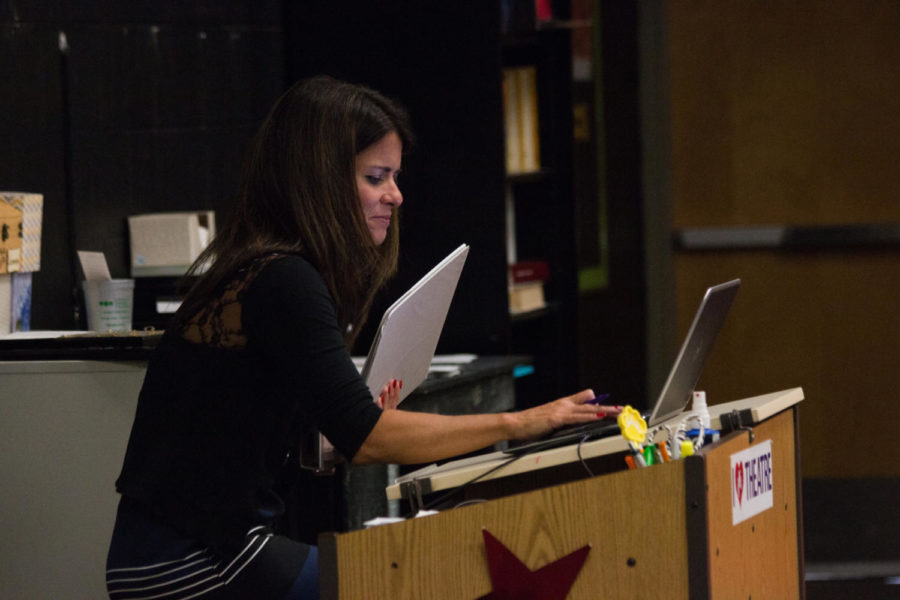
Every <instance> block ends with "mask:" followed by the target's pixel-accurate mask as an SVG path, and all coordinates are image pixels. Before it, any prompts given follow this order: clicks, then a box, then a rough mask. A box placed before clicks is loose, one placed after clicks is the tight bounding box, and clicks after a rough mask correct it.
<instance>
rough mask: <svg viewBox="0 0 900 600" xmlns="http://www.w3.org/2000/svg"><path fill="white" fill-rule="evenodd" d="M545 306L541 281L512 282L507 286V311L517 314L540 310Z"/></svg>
mask: <svg viewBox="0 0 900 600" xmlns="http://www.w3.org/2000/svg"><path fill="white" fill-rule="evenodd" d="M546 306H547V301H546V299H545V298H544V282H543V281H527V282H524V283H513V284H510V286H509V313H510V314H512V315H518V314H521V313H526V312H531V311H533V310H540V309H542V308H545V307H546Z"/></svg>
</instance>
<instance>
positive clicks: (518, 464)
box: [385, 387, 803, 500]
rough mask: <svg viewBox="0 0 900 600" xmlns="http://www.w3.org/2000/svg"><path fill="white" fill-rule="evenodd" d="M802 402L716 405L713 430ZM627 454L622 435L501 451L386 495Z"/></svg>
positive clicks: (769, 399) (794, 394) (439, 469)
mask: <svg viewBox="0 0 900 600" xmlns="http://www.w3.org/2000/svg"><path fill="white" fill-rule="evenodd" d="M802 400H803V389H802V388H799V387H797V388H791V389H787V390H783V391H779V392H772V393H769V394H763V395H761V396H753V397H751V398H744V399H742V400H735V401H732V402H726V403H723V404H714V405H711V406H710V407H709V415H710V427H711V428H713V429H720V428H721V427H722V417H723V415H729V414H734V413H738V414H740V415H741V416H742V419H743V422H745V423H746V422H748V421H749V423H753V424H755V423H760V422H762V421H765V420H766V419H768V418H769V417H772V416H773V415H776V414H778V413H780V412H781V411H783V410H786V409H788V408H790V407H792V406H794V405H796V404H798V403H799V402H800V401H802ZM687 414H689V413H687V412H686V413H684V415H679V416H678V417H675V418H673V419H671V420H670V421H668V422H667V423H663V424H661V425H660V426H663V425H666V424H677V423H678V422H679V421H680V420H681V419H682V418H684V416H686V415H687ZM627 450H628V443H627V442H626V441H625V439H624V438H623V437H622V436H621V435H616V436H613V437H608V438H602V439H599V440H592V441H588V442H584V443H582V444H581V445H580V450H579V444H571V445H568V446H561V447H556V448H550V449H547V450H539V451H535V452H531V453H528V454H524V455H521V456H516V455H510V454H506V453H504V452H502V451H498V452H491V453H489V454H482V455H478V456H474V457H470V458H464V459H460V460H457V461H451V462H448V463H444V464H442V465H431V466H427V467H424V468H422V469H419V470H417V471H414V472H412V473H408V474H406V475H404V476H403V477H400V478H398V479H397V481H396V482H395V483H394V484H392V485H390V486H388V487H387V488H386V490H385V492H386V494H387V498H388V499H389V500H398V499H400V498H401V497H402V493H401V486H402V485H403V484H404V483H406V482H409V481H419V482H427V487H428V489H429V490H430V491H431V492H438V491H441V490H449V489H451V488H454V487H458V486H461V485H464V484H466V483H468V482H469V481H471V480H473V479H476V478H478V480H479V481H488V480H491V479H498V478H502V477H509V476H512V475H519V474H521V473H528V472H531V471H535V470H538V469H547V468H550V467H557V466H560V465H565V464H569V463H574V462H578V461H580V460H582V459H583V460H588V459H591V458H597V457H600V456H606V455H609V454H616V453H618V452H625V451H627ZM579 455H580V456H579ZM504 463H506V464H504Z"/></svg>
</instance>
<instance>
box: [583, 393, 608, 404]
mask: <svg viewBox="0 0 900 600" xmlns="http://www.w3.org/2000/svg"><path fill="white" fill-rule="evenodd" d="M607 400H609V394H600V395H599V396H594V397H593V398H591V399H590V400H588V401H587V402H585V404H600V403H601V402H606V401H607Z"/></svg>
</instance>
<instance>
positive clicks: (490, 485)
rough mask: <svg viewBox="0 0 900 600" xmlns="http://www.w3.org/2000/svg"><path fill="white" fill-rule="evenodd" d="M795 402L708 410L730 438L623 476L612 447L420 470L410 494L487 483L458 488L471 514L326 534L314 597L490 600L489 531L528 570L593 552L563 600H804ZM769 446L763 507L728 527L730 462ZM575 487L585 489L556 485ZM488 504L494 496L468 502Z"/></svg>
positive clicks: (394, 490)
mask: <svg viewBox="0 0 900 600" xmlns="http://www.w3.org/2000/svg"><path fill="white" fill-rule="evenodd" d="M802 399H803V392H802V390H801V389H800V388H795V389H792V390H786V391H784V392H777V393H773V394H767V395H764V396H758V397H755V398H749V399H746V400H740V401H736V402H730V403H727V404H720V405H715V406H711V407H710V414H711V420H712V427H713V428H722V429H723V430H724V429H728V428H732V429H733V430H732V431H731V432H730V433H725V434H723V435H722V437H721V439H720V440H719V441H718V442H716V443H713V444H707V445H705V446H704V447H703V448H702V449H701V450H700V451H699V452H698V453H697V454H695V455H694V456H691V457H687V458H684V459H682V460H676V461H671V462H666V463H663V464H658V465H653V466H649V467H645V468H639V469H634V470H627V469H625V463H624V460H623V457H624V455H623V453H622V447H621V446H620V445H618V444H619V442H618V441H613V440H598V441H595V442H589V443H585V444H582V446H581V448H576V447H571V446H570V447H566V448H556V449H553V450H547V451H544V452H540V453H535V454H529V455H527V456H525V457H523V458H521V459H519V460H517V461H515V462H513V463H510V464H509V465H507V466H505V467H503V468H501V469H498V470H496V471H491V469H493V468H495V467H496V466H497V465H499V464H501V463H502V462H503V460H504V458H503V457H500V456H498V457H492V458H491V459H489V460H486V461H483V462H477V463H475V464H472V463H471V462H469V463H467V462H466V461H460V462H461V463H462V464H459V465H454V464H453V463H449V464H447V465H444V466H443V467H442V468H437V469H433V470H431V471H427V470H426V471H424V472H423V475H422V476H421V477H419V478H418V480H417V484H418V489H423V486H424V489H426V491H430V492H432V493H436V492H439V491H441V490H446V489H450V488H452V487H454V486H457V485H459V482H460V481H461V479H460V478H463V480H464V481H469V480H471V479H472V478H473V477H476V476H479V475H481V476H483V478H482V479H481V480H480V481H479V482H478V483H475V484H472V485H470V486H468V487H467V488H466V497H468V498H469V499H470V500H469V501H470V502H475V503H471V504H466V505H465V506H461V507H459V508H453V509H450V510H442V511H441V512H439V513H438V514H435V515H432V516H427V517H421V518H416V519H408V520H406V521H403V522H400V523H394V524H390V525H382V526H379V527H374V528H371V529H367V530H361V531H354V532H349V533H343V534H331V533H329V534H323V535H322V536H321V537H320V540H319V562H320V578H321V586H322V597H323V598H341V599H350V598H454V599H457V598H459V599H469V598H471V599H475V598H480V597H482V596H485V595H487V594H489V593H491V591H492V583H491V579H490V575H489V571H488V563H487V558H486V551H485V543H484V540H483V536H482V530H483V529H486V530H488V531H489V532H490V533H491V534H492V535H493V536H494V537H496V538H497V539H498V540H500V541H501V542H502V543H503V544H504V545H505V546H506V547H507V548H508V549H509V550H510V551H511V552H512V553H513V554H515V556H516V557H518V558H519V559H520V560H521V561H522V562H523V563H524V564H525V565H526V566H527V567H528V569H530V570H531V571H535V570H537V569H539V568H541V567H543V566H545V565H547V564H549V563H553V562H554V561H556V560H558V559H559V558H561V557H563V556H565V555H567V554H569V553H571V552H573V551H575V550H577V549H579V548H581V547H583V546H585V545H590V547H591V550H590V552H589V553H588V555H587V559H586V561H585V562H584V565H583V567H582V569H581V571H580V572H579V574H578V576H577V578H576V579H575V581H574V584H573V585H572V587H571V590H570V593H569V595H568V596H567V597H568V598H591V599H595V598H667V599H674V598H692V599H693V598H739V599H747V598H752V599H753V600H758V599H762V598H778V599H784V598H802V597H803V596H804V578H803V553H802V531H801V525H800V524H801V523H802V519H801V496H800V475H799V463H798V435H797V431H798V429H797V427H798V420H797V404H798V403H799V402H800V401H801V400H802ZM723 424H724V425H726V427H723ZM769 443H770V444H771V453H770V464H769V465H768V466H770V467H771V471H770V473H771V483H772V487H771V496H770V499H771V507H770V508H767V509H765V510H762V511H761V512H759V513H758V514H755V515H754V516H751V517H749V518H746V520H743V521H741V522H738V523H737V524H734V525H733V524H732V523H733V503H734V499H733V490H732V470H733V469H732V459H731V458H732V457H733V456H735V455H736V454H738V453H741V452H742V451H745V450H748V449H754V448H760V447H763V448H765V447H767V446H766V444H769ZM760 445H762V446H760ZM749 452H750V453H752V452H754V450H749ZM579 454H580V455H581V456H580V458H579V456H578V455H579ZM744 454H746V453H744ZM582 459H583V460H584V462H585V464H586V465H587V467H589V468H591V470H592V471H594V472H595V473H596V472H597V470H606V471H609V472H606V473H604V474H602V475H596V476H593V477H590V476H588V473H587V470H586V469H585V467H584V466H582V464H581V460H582ZM548 465H549V466H548ZM617 469H618V470H617ZM623 469H624V470H623ZM511 471H515V472H514V473H511ZM486 473H487V475H485V474H486ZM573 477H582V478H581V479H578V480H572V481H568V482H566V483H557V481H558V480H559V478H569V479H572V478H573ZM529 487H530V488H532V490H531V491H525V492H519V490H521V489H522V488H529ZM407 489H409V487H408V486H407ZM506 492H512V494H511V495H504V493H506ZM516 492H519V493H516ZM399 493H400V486H396V485H395V486H391V487H390V488H388V496H389V497H390V496H392V495H393V496H395V497H396V496H397V495H399ZM493 496H500V497H494V498H493V499H490V500H486V501H477V500H475V499H477V498H485V497H493ZM459 500H460V499H457V502H458V501H459Z"/></svg>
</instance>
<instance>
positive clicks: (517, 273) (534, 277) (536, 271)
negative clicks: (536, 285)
mask: <svg viewBox="0 0 900 600" xmlns="http://www.w3.org/2000/svg"><path fill="white" fill-rule="evenodd" d="M509 276H510V279H511V280H512V283H526V282H530V281H546V280H547V279H548V278H549V277H550V267H549V265H548V264H547V261H546V260H521V261H518V262H515V263H513V264H511V265H509Z"/></svg>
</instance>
